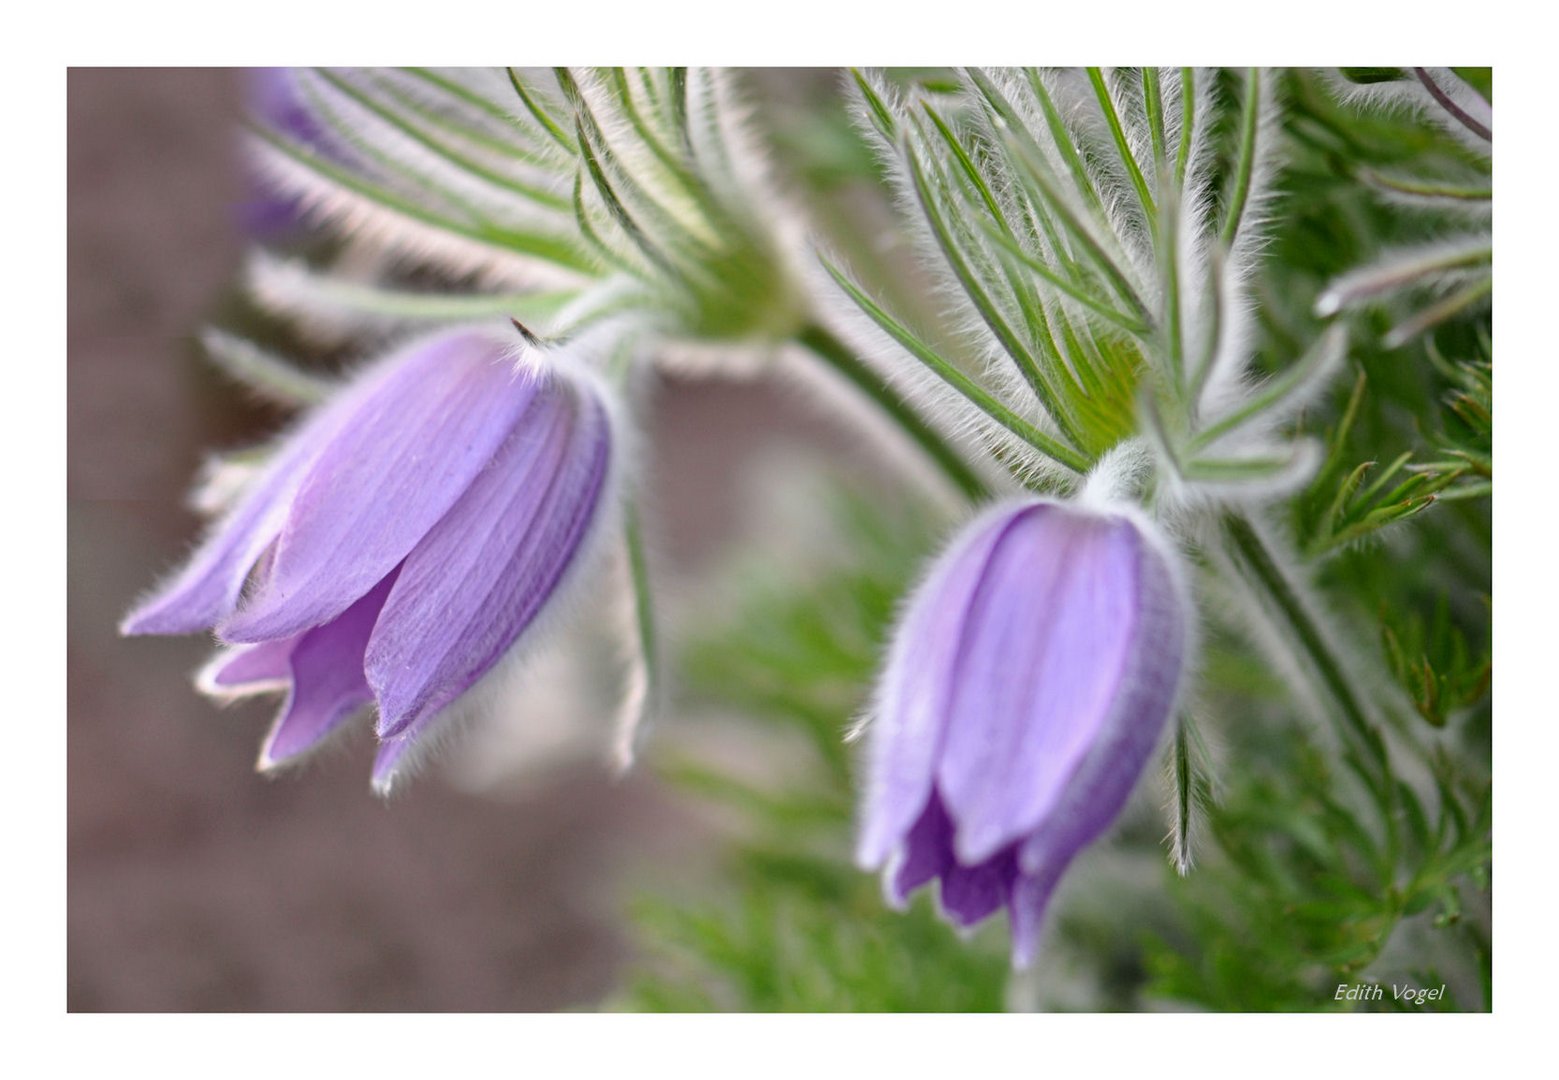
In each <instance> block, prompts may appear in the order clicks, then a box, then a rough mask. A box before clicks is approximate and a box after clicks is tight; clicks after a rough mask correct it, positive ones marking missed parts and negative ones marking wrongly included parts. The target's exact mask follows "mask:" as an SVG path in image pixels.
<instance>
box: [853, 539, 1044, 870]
mask: <svg viewBox="0 0 1559 1080" xmlns="http://www.w3.org/2000/svg"><path fill="white" fill-rule="evenodd" d="M1019 516H1021V514H1020V515H1019ZM1013 524H1014V518H1013V515H1012V512H1011V509H1010V508H1004V509H1003V510H1000V511H997V512H995V513H992V514H988V515H986V516H985V517H984V518H982V519H980V520H977V521H975V522H974V523H972V524H971V525H969V526H967V527H966V528H965V529H964V530H963V531H962V532H961V533H960V534H959V536H958V537H957V538H956V539H955V540H954V541H953V543H952V545H951V546H950V547H949V548H948V549H947V550H946V551H945V552H944V553H943V554H942V555H941V556H940V557H939V558H938V559H937V561H936V563H935V564H934V565H933V566H932V569H931V572H930V574H929V575H928V576H927V578H926V580H925V581H924V582H923V583H922V584H921V585H920V587H919V588H918V589H917V590H916V591H915V593H914V596H913V599H912V600H911V601H910V605H909V609H908V611H907V612H906V613H905V615H904V618H903V621H902V622H901V623H900V625H899V628H898V630H897V631H896V633H895V634H894V638H893V644H892V647H891V649H890V651H889V654H888V661H887V664H886V666H885V668H884V670H883V674H882V678H881V681H880V683H879V690H878V694H877V699H876V701H875V703H874V705H873V709H872V719H871V728H870V734H869V737H870V747H869V751H868V770H867V773H868V777H869V779H868V786H867V792H866V798H865V814H864V817H863V820H862V824H861V836H860V844H859V846H858V848H857V852H856V858H857V861H858V862H859V863H860V865H861V866H862V867H864V868H866V869H873V868H875V867H878V866H881V865H882V863H883V862H884V860H886V859H887V857H888V855H889V853H890V852H891V851H893V850H894V849H895V848H896V847H898V845H899V843H900V840H901V838H902V837H903V836H904V834H905V832H906V830H908V829H909V828H910V826H911V825H913V824H914V823H915V821H916V819H917V818H918V817H919V816H920V814H921V812H922V809H923V808H924V807H925V806H926V804H927V799H928V798H929V797H930V796H931V784H932V777H933V774H934V771H935V765H936V757H937V754H938V752H939V751H940V749H941V742H942V732H943V727H944V724H945V722H946V715H947V702H948V698H949V696H950V694H951V693H952V691H953V674H954V671H955V668H956V665H957V659H958V652H959V647H960V643H961V641H962V636H963V632H964V620H965V618H966V615H967V611H968V608H969V605H970V602H971V600H972V598H973V596H974V594H975V592H976V590H977V588H978V586H979V584H980V582H981V580H982V578H983V575H984V574H985V570H986V564H987V563H988V562H989V560H990V558H991V553H992V551H993V550H994V549H995V548H996V546H997V544H998V543H999V542H1000V540H1001V538H1002V537H1003V536H1004V535H1005V534H1006V532H1007V530H1008V529H1010V528H1012V527H1013Z"/></svg>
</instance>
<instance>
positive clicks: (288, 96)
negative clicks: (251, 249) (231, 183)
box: [238, 67, 345, 240]
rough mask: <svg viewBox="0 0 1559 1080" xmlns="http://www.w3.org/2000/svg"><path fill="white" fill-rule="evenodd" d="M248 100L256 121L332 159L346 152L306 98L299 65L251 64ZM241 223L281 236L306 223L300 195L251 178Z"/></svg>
mask: <svg viewBox="0 0 1559 1080" xmlns="http://www.w3.org/2000/svg"><path fill="white" fill-rule="evenodd" d="M244 99H245V107H246V108H247V109H248V112H249V115H250V117H251V118H252V119H253V120H254V121H255V122H256V123H259V124H261V125H263V126H264V127H266V128H269V129H270V130H271V131H274V132H276V133H277V134H278V135H281V136H283V137H285V138H287V139H289V140H291V141H292V142H295V143H297V144H298V145H300V146H303V147H307V148H308V149H310V150H313V151H314V152H316V153H319V154H322V155H324V156H325V157H327V158H333V159H336V160H341V159H342V158H343V157H344V154H345V151H344V148H343V147H341V146H339V144H338V143H337V142H336V141H334V140H332V139H331V138H330V137H329V135H328V133H327V132H326V130H325V128H324V126H323V125H322V124H321V123H320V121H319V118H318V117H317V116H315V115H314V113H313V111H312V110H311V109H310V108H309V106H308V104H307V102H306V101H305V100H304V96H303V91H302V88H301V86H300V85H299V82H298V76H297V72H296V70H295V69H293V68H281V67H270V68H251V69H250V70H249V71H247V72H245V73H244ZM238 222H239V225H240V227H242V228H243V229H244V231H245V232H247V233H248V234H249V235H250V236H253V237H255V238H256V239H259V240H278V239H281V238H284V237H286V236H289V235H291V234H293V233H295V232H297V231H298V230H299V229H300V228H301V227H302V224H303V210H302V206H301V204H300V202H299V200H298V199H297V198H295V197H292V196H288V195H280V194H277V193H276V192H274V191H272V190H270V189H269V188H267V187H266V186H265V185H263V184H261V183H260V182H259V181H258V180H253V179H252V180H251V181H250V183H249V195H248V197H247V198H246V199H245V201H244V202H243V203H242V204H240V206H239V211H238Z"/></svg>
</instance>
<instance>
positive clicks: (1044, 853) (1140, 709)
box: [1021, 544, 1187, 877]
mask: <svg viewBox="0 0 1559 1080" xmlns="http://www.w3.org/2000/svg"><path fill="white" fill-rule="evenodd" d="M1140 582H1141V589H1140V598H1139V601H1138V626H1137V631H1136V634H1135V635H1134V641H1133V648H1132V650H1131V653H1130V657H1131V661H1130V664H1129V665H1128V667H1127V670H1126V672H1125V673H1124V675H1123V676H1122V679H1121V689H1120V692H1119V693H1118V695H1117V697H1116V699H1115V701H1114V703H1113V705H1112V708H1111V710H1110V713H1109V715H1108V716H1107V718H1106V720H1105V722H1104V724H1103V725H1102V726H1101V728H1100V730H1099V732H1098V734H1097V736H1096V737H1095V739H1094V741H1093V742H1092V743H1091V744H1090V746H1089V747H1088V751H1087V753H1086V755H1085V756H1084V758H1083V760H1082V762H1081V763H1080V764H1079V765H1078V766H1077V768H1076V769H1075V770H1074V771H1073V773H1072V775H1071V776H1070V777H1069V778H1068V779H1067V781H1066V789H1065V792H1064V793H1063V795H1062V796H1061V798H1060V799H1059V800H1058V801H1057V803H1056V805H1055V808H1054V810H1053V811H1052V812H1051V813H1050V814H1048V815H1047V816H1046V818H1045V819H1044V820H1043V821H1042V822H1040V823H1039V825H1038V827H1037V828H1036V829H1035V831H1034V832H1033V833H1032V834H1031V835H1030V836H1029V838H1028V839H1027V841H1026V842H1025V843H1024V845H1023V849H1022V853H1021V861H1022V864H1023V868H1024V871H1025V872H1026V873H1030V874H1040V875H1045V874H1053V875H1055V876H1057V877H1059V875H1060V869H1059V868H1064V867H1065V866H1066V864H1067V863H1069V862H1070V861H1071V859H1072V857H1073V856H1074V855H1075V854H1076V853H1077V852H1078V851H1080V850H1082V848H1084V847H1086V846H1087V845H1088V844H1091V843H1092V842H1093V841H1094V840H1095V839H1097V838H1098V837H1099V835H1100V834H1102V833H1103V832H1104V831H1105V830H1106V829H1107V828H1109V826H1110V824H1111V823H1112V822H1113V821H1114V820H1115V819H1116V818H1117V817H1118V816H1119V815H1120V812H1121V810H1122V809H1123V808H1124V807H1125V805H1126V800H1127V798H1128V797H1129V796H1130V795H1131V792H1132V789H1133V788H1134V787H1136V784H1137V780H1138V779H1139V778H1140V777H1141V775H1142V771H1143V769H1144V768H1145V767H1146V766H1147V763H1148V761H1149V760H1150V759H1151V758H1152V756H1153V751H1154V749H1155V748H1156V747H1157V745H1158V741H1159V738H1160V736H1161V735H1162V734H1163V731H1164V726H1165V724H1166V723H1167V721H1168V720H1169V715H1170V713H1171V712H1172V711H1173V708H1174V703H1175V699H1176V696H1177V694H1178V693H1179V684H1180V679H1181V672H1182V669H1183V667H1184V659H1185V650H1186V633H1187V630H1186V627H1187V601H1186V599H1185V598H1184V597H1183V596H1182V595H1181V593H1180V589H1179V582H1178V580H1177V579H1176V577H1175V575H1174V573H1173V571H1172V570H1171V568H1170V566H1169V565H1168V563H1167V562H1166V561H1165V559H1164V557H1163V555H1162V554H1161V553H1160V552H1159V551H1158V550H1157V549H1156V548H1155V547H1154V546H1153V545H1152V544H1143V545H1142V561H1141V569H1140ZM1058 867H1059V868H1058Z"/></svg>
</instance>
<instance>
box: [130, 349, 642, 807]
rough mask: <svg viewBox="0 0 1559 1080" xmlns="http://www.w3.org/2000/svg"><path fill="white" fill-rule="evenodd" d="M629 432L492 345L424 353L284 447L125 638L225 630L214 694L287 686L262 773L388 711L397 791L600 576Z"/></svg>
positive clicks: (207, 676) (540, 370)
mask: <svg viewBox="0 0 1559 1080" xmlns="http://www.w3.org/2000/svg"><path fill="white" fill-rule="evenodd" d="M565 359H567V358H565ZM612 423H613V422H612V420H611V414H610V411H609V409H608V408H607V406H606V403H605V400H604V398H603V396H602V394H601V393H600V392H599V391H598V390H597V387H596V384H595V382H594V381H593V380H591V379H589V378H588V377H586V376H585V375H584V374H583V373H582V372H579V371H577V370H576V369H573V368H570V367H566V366H565V365H564V364H563V363H561V362H557V363H554V362H551V361H550V360H549V359H548V358H547V357H545V356H543V355H540V354H538V353H536V352H535V351H527V352H526V353H525V354H524V355H518V356H517V355H516V351H515V345H514V343H511V342H509V341H507V340H505V339H503V338H500V337H498V336H496V335H494V334H491V333H488V332H487V331H486V330H481V329H461V330H453V331H446V332H444V333H441V334H439V335H437V336H435V337H432V338H428V339H424V340H422V341H419V342H417V343H415V344H413V345H411V346H409V347H407V348H404V349H402V350H400V351H398V352H396V353H395V354H393V355H391V356H389V357H387V358H385V359H384V360H382V361H380V362H379V363H377V364H375V365H373V366H371V367H369V368H368V369H366V370H365V371H364V372H362V373H361V374H360V375H359V376H358V377H357V378H356V379H354V380H353V381H352V382H351V383H350V384H349V385H348V386H347V387H346V388H344V389H343V390H342V391H341V392H340V393H339V394H338V395H337V396H336V397H335V398H334V399H332V400H331V401H330V402H329V403H328V404H326V405H324V406H322V407H321V408H319V409H317V410H316V411H314V412H313V413H312V414H310V415H309V416H308V417H306V418H305V420H304V422H303V423H302V424H301V425H300V426H299V427H298V428H297V429H296V430H295V431H293V432H292V433H291V434H290V435H288V436H287V437H286V438H285V439H283V440H282V442H281V443H280V444H279V446H278V448H277V450H276V453H275V454H274V456H273V457H272V459H271V461H270V463H269V465H268V466H267V467H266V468H265V470H264V471H263V472H261V473H260V474H259V475H258V476H257V477H256V478H255V479H254V480H253V481H252V482H251V484H250V486H249V487H248V489H247V491H246V492H245V494H244V496H243V497H242V498H240V499H239V500H237V502H236V503H235V504H234V505H233V507H232V508H231V509H230V510H229V511H228V513H227V515H226V516H225V517H224V518H223V519H222V520H221V521H220V522H218V523H217V524H216V526H215V527H214V528H213V529H212V531H211V533H210V534H209V535H208V536H207V538H206V540H205V541H204V542H203V543H202V544H201V546H200V547H199V548H198V549H197V550H196V551H195V553H194V555H193V556H192V557H191V558H190V560H189V562H188V563H187V564H186V565H185V567H184V568H183V570H182V571H181V572H180V573H179V574H178V575H177V576H176V577H175V578H174V579H173V580H172V581H171V582H169V583H168V584H167V585H165V586H164V587H162V588H161V589H159V590H158V591H157V592H156V593H155V594H154V595H152V596H151V597H149V598H148V599H147V600H145V601H144V602H143V603H142V604H141V605H140V606H138V607H137V608H136V609H135V610H134V611H133V612H131V614H130V615H129V616H128V617H127V618H126V619H125V622H124V624H123V626H122V630H123V632H124V633H126V634H184V633H193V632H196V631H199V630H204V629H208V628H211V629H215V630H216V632H217V635H218V636H219V637H220V638H221V639H222V640H223V641H224V642H225V643H226V644H227V645H228V646H229V648H228V649H226V650H225V651H224V652H223V654H222V655H220V656H219V657H218V658H217V660H216V661H215V662H214V663H213V664H212V665H211V666H210V667H208V668H207V670H206V671H205V672H204V673H203V675H202V685H203V687H204V688H205V689H207V690H209V691H211V692H213V693H218V694H243V693H249V692H255V691H259V690H267V689H276V688H285V689H286V690H287V702H286V704H285V706H284V707H283V709H282V713H281V715H280V717H279V718H278V719H277V722H276V725H275V727H274V728H273V729H272V731H271V734H270V738H269V739H268V741H267V742H266V746H265V749H264V751H263V752H262V754H261V759H260V763H261V767H262V768H268V767H270V766H272V765H276V764H280V763H282V762H285V761H287V760H289V759H291V758H294V757H296V756H298V755H299V754H302V753H303V752H304V751H306V750H309V749H311V748H313V747H314V746H315V745H317V744H318V743H319V742H320V741H321V740H322V739H324V738H325V736H326V735H328V734H330V733H331V732H332V731H333V730H335V729H336V728H337V727H338V726H339V725H340V724H341V723H342V722H343V721H344V720H346V719H347V718H348V717H350V716H351V715H352V714H353V713H355V712H357V711H358V710H359V709H361V708H362V707H363V706H366V705H368V704H370V703H376V704H377V706H378V711H379V721H378V734H379V736H380V739H381V748H380V754H379V758H378V760H377V761H376V763H375V768H374V782H375V785H376V786H378V787H380V788H381V789H382V788H385V787H387V786H388V784H389V781H390V780H391V778H392V777H393V776H394V775H395V774H396V773H397V771H399V770H400V769H401V768H402V767H403V766H404V765H405V763H406V762H407V760H408V753H409V752H410V751H413V750H415V749H417V748H418V747H419V746H420V745H422V744H424V743H425V742H426V737H427V735H428V734H429V733H430V732H431V731H432V730H433V729H434V728H435V727H436V726H437V725H438V722H439V721H440V719H441V718H443V717H444V716H445V715H446V714H447V713H448V711H449V709H450V706H451V705H453V704H454V703H455V702H456V701H457V700H459V699H460V698H461V697H462V696H463V695H465V694H466V693H467V692H468V691H469V690H471V688H472V687H473V686H474V685H475V684H477V683H478V682H479V681H480V680H481V679H482V678H483V676H484V675H486V674H487V673H488V672H489V671H490V670H492V669H493V667H494V666H495V665H496V664H497V663H498V661H499V660H500V659H501V658H502V657H503V656H504V655H505V654H507V653H508V652H509V651H510V650H511V649H513V648H514V647H515V646H516V645H517V644H518V643H519V642H521V640H522V639H524V638H525V637H526V635H527V633H528V632H529V631H531V629H532V627H533V626H534V625H535V624H536V623H537V621H538V620H539V619H540V618H541V617H542V616H543V615H544V614H545V613H546V612H547V611H548V610H550V609H551V608H552V607H555V606H556V598H557V596H558V594H559V593H560V592H561V587H562V584H563V582H564V580H565V578H567V577H568V576H569V575H570V574H572V573H574V572H575V571H576V570H577V569H578V567H579V566H581V565H582V564H583V563H584V562H585V561H586V560H585V554H586V551H587V549H588V548H589V547H590V546H591V542H592V540H593V539H594V538H595V537H596V536H597V535H598V534H599V533H601V531H602V529H601V527H600V522H601V519H602V518H603V517H604V516H605V515H604V514H603V508H604V506H605V505H606V504H607V503H608V498H607V489H608V487H609V484H610V480H611V477H612V474H613V473H614V468H613V451H614V446H615V440H614V438H613V430H612Z"/></svg>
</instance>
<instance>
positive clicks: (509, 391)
mask: <svg viewBox="0 0 1559 1080" xmlns="http://www.w3.org/2000/svg"><path fill="white" fill-rule="evenodd" d="M386 370H387V372H388V374H387V375H386V376H385V377H384V378H383V379H382V380H380V381H379V382H378V383H377V384H376V385H375V386H374V387H373V388H372V390H371V392H369V393H366V394H364V395H362V396H361V397H360V398H359V399H358V400H357V402H356V404H355V407H354V408H353V410H352V412H351V415H350V416H349V417H348V418H347V419H346V421H345V423H343V424H342V425H341V428H340V430H339V431H338V432H337V433H336V434H335V436H334V438H332V439H331V440H330V442H329V444H328V445H327V446H326V447H325V448H324V449H323V450H322V451H321V452H320V454H319V456H318V459H317V460H316V461H315V462H314V463H313V467H312V468H311V469H310V470H309V472H308V475H307V476H306V477H305V478H304V479H303V481H302V483H301V484H300V485H299V487H298V489H297V494H296V496H295V497H294V498H293V500H292V505H291V512H290V514H289V515H288V516H287V522H286V526H285V528H284V529H283V530H282V534H281V538H280V540H279V541H278V543H277V549H276V560H275V563H274V565H273V566H272V567H271V569H270V573H269V575H268V576H267V578H266V580H265V581H264V583H263V584H262V586H261V587H260V588H259V589H258V590H257V591H256V594H255V596H254V597H252V598H251V599H250V600H249V601H247V602H246V603H245V605H244V606H243V608H242V609H241V610H240V611H239V613H238V614H237V615H236V616H235V617H234V618H232V619H230V620H228V621H227V622H226V623H224V624H223V625H222V626H221V627H219V632H220V634H221V636H222V637H223V639H224V640H227V641H265V640H269V639H273V638H279V637H287V636H289V635H291V634H296V633H299V632H301V631H303V630H306V629H308V628H309V627H311V626H318V625H320V624H321V623H325V622H328V621H329V620H331V619H333V618H335V617H336V616H337V615H339V614H341V612H343V611H345V610H346V609H347V608H348V607H349V606H351V604H352V603H353V602H354V601H356V600H357V599H358V598H359V597H361V596H363V595H364V594H365V593H366V592H367V591H368V590H369V589H371V588H372V587H373V586H374V584H375V583H376V582H378V581H379V580H380V579H381V578H383V577H384V575H385V574H388V573H389V572H390V571H391V570H392V569H393V568H394V567H395V566H396V565H398V564H399V563H400V562H401V560H403V559H404V558H405V557H406V556H407V554H408V553H409V552H410V551H411V549H412V548H413V547H414V546H416V544H417V542H418V541H419V540H421V539H422V538H423V537H424V536H425V535H426V534H427V533H428V531H429V530H430V529H431V528H432V527H433V526H434V525H435V524H437V523H438V521H439V519H441V518H442V517H443V516H444V515H445V514H446V513H447V512H448V511H449V509H450V507H451V506H453V505H454V504H455V502H456V501H457V500H458V499H460V497H461V496H462V495H463V494H464V493H465V490H466V488H468V487H469V486H470V484H471V481H472V480H473V479H474V478H475V477H476V476H477V475H478V474H479V473H481V472H482V470H483V469H485V468H487V467H488V466H489V465H490V464H491V463H492V460H493V454H494V452H495V451H496V450H497V448H498V446H499V445H500V444H501V443H502V442H503V440H504V438H505V437H506V436H507V435H508V433H509V432H510V430H511V429H512V428H513V427H514V423H515V420H516V419H517V418H518V417H519V416H520V414H521V413H522V412H524V410H525V408H526V406H527V405H528V404H529V403H530V400H531V396H532V394H533V392H534V388H535V385H536V382H537V379H538V376H537V375H536V374H535V373H533V372H530V371H525V370H521V369H517V368H516V367H515V365H514V364H513V363H511V362H510V360H509V359H508V357H507V350H506V349H505V348H504V347H503V346H502V345H500V344H499V343H498V341H497V340H496V339H494V338H492V337H490V336H488V335H486V334H484V333H480V332H472V331H468V332H459V333H452V334H446V335H444V336H442V337H440V338H437V339H434V340H432V341H425V342H422V343H419V344H418V345H416V346H414V347H412V348H411V349H409V350H407V351H405V352H404V353H403V354H401V355H399V356H398V357H397V358H396V359H393V360H391V361H389V362H388V363H387V364H386Z"/></svg>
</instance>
